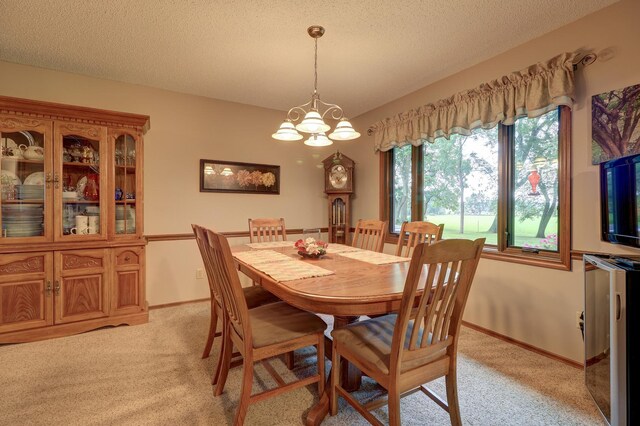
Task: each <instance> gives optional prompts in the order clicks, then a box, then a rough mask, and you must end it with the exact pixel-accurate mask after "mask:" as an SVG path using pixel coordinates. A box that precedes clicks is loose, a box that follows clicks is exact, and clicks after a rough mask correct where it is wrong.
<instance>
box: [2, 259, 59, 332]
mask: <svg viewBox="0 0 640 426" xmlns="http://www.w3.org/2000/svg"><path fill="white" fill-rule="evenodd" d="M52 270H53V265H52V254H51V253H20V254H3V255H2V256H0V333H4V332H8V331H17V330H24V329H28V328H37V327H44V326H47V325H51V324H53V296H52V294H51V293H52V292H51V288H52V287H51V284H52V283H51V273H52Z"/></svg>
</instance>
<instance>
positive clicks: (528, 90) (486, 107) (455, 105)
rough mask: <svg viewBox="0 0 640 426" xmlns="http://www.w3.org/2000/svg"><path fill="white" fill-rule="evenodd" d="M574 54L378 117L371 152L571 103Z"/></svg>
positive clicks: (468, 130) (505, 121)
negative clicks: (431, 101) (415, 107)
mask: <svg viewBox="0 0 640 426" xmlns="http://www.w3.org/2000/svg"><path fill="white" fill-rule="evenodd" d="M576 56H577V54H576V53H563V54H561V55H558V56H556V57H554V58H552V59H550V60H548V61H546V62H540V63H537V64H535V65H531V66H530V67H528V68H525V69H523V70H521V71H518V72H514V73H511V74H509V75H506V76H503V77H501V78H499V79H497V80H493V81H491V82H488V83H483V84H481V85H480V86H478V87H476V88H474V89H471V90H466V91H463V92H460V93H457V94H455V95H453V96H451V97H450V98H447V99H441V100H439V101H438V102H436V103H435V104H427V105H423V106H421V107H419V108H417V109H412V110H409V111H406V112H402V113H400V114H397V115H395V116H393V117H389V118H386V119H384V120H381V121H378V122H377V123H375V124H374V125H373V126H372V127H371V128H370V129H369V131H370V134H373V135H374V137H375V145H374V147H375V150H376V151H388V150H390V149H392V148H394V147H396V146H403V145H408V144H412V145H415V146H418V145H421V144H423V143H425V142H433V141H434V140H435V139H436V138H438V137H441V136H444V137H446V138H448V137H449V136H451V135H453V134H462V135H468V134H470V132H471V130H473V129H475V128H478V127H483V128H492V127H494V126H496V125H497V124H498V123H504V124H507V125H509V124H513V122H514V121H515V120H516V119H517V118H519V117H523V116H528V117H531V118H533V117H537V116H540V115H542V114H545V113H547V112H549V111H551V110H553V109H555V108H557V107H558V106H560V105H567V106H569V107H571V106H572V105H573V98H574V81H573V80H574V70H573V62H574V60H575V57H576Z"/></svg>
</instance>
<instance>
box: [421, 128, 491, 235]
mask: <svg viewBox="0 0 640 426" xmlns="http://www.w3.org/2000/svg"><path fill="white" fill-rule="evenodd" d="M423 152H424V165H423V168H424V179H423V181H424V184H423V208H422V213H423V214H422V217H423V220H426V221H429V222H433V223H436V224H440V223H442V224H444V232H443V238H468V239H475V238H481V237H485V238H486V239H487V241H486V243H487V244H494V245H495V244H497V242H498V240H497V214H498V130H497V128H494V129H492V130H482V129H478V130H475V131H474V132H473V133H472V135H470V136H462V135H454V136H452V137H451V138H450V139H449V141H447V140H446V139H444V138H441V139H437V140H436V141H435V142H434V143H433V144H427V145H425V146H424V148H423Z"/></svg>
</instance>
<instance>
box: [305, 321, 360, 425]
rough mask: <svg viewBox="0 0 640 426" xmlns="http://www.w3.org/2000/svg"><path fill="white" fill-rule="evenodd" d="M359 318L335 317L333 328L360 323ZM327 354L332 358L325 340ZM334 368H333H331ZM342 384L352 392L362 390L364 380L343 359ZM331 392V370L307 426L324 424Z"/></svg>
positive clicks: (329, 343) (356, 370) (355, 369)
mask: <svg viewBox="0 0 640 426" xmlns="http://www.w3.org/2000/svg"><path fill="white" fill-rule="evenodd" d="M358 318H359V317H338V316H335V317H334V320H333V328H339V327H344V326H345V325H347V324H351V323H353V322H356V321H358ZM325 343H326V344H325V354H326V356H327V357H329V358H331V353H332V352H331V351H332V349H331V340H330V339H328V338H327V339H325ZM331 368H333V366H332V367H331ZM340 372H341V373H342V374H341V377H340V382H341V384H342V387H343V388H344V389H345V390H347V391H349V392H352V391H354V390H356V389H358V388H360V381H361V379H362V373H361V372H360V370H358V369H357V368H356V367H355V366H353V365H352V364H350V363H349V362H348V361H347V360H345V359H342V360H341V365H340ZM330 392H331V370H329V376H328V378H327V383H326V385H325V387H324V393H323V394H322V395H320V400H319V401H318V403H317V404H316V405H315V406H313V407H312V408H311V410H309V413H308V414H307V419H306V421H305V424H306V425H307V426H318V425H319V424H320V423H322V420H324V418H325V417H326V416H327V414H329V393H330Z"/></svg>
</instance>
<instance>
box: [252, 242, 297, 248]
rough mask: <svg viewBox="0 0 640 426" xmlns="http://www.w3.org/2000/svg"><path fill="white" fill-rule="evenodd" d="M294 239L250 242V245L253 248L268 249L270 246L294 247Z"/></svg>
mask: <svg viewBox="0 0 640 426" xmlns="http://www.w3.org/2000/svg"><path fill="white" fill-rule="evenodd" d="M293 244H294V242H293V241H267V242H264V243H249V244H247V246H248V247H251V248H252V249H268V248H280V247H293Z"/></svg>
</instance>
